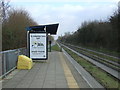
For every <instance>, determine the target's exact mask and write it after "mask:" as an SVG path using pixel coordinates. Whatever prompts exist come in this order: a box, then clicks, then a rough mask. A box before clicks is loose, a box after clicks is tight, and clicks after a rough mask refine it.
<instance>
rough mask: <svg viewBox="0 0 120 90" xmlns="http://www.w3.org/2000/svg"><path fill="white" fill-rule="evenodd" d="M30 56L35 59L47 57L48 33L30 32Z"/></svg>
mask: <svg viewBox="0 0 120 90" xmlns="http://www.w3.org/2000/svg"><path fill="white" fill-rule="evenodd" d="M29 45H30V46H29V56H30V58H32V59H33V60H41V59H47V34H46V33H35V32H34V33H29Z"/></svg>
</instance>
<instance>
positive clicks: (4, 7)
mask: <svg viewBox="0 0 120 90" xmlns="http://www.w3.org/2000/svg"><path fill="white" fill-rule="evenodd" d="M9 3H10V0H9V1H6V0H1V1H0V21H2V22H4V20H5V19H6V18H7V12H8V9H9V8H10V5H9Z"/></svg>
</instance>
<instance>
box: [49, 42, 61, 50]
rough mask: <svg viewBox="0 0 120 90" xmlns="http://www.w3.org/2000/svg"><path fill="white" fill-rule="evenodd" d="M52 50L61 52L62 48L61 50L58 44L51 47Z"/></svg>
mask: <svg viewBox="0 0 120 90" xmlns="http://www.w3.org/2000/svg"><path fill="white" fill-rule="evenodd" d="M51 50H54V51H61V48H59V46H58V45H57V44H55V45H53V46H52V47H51Z"/></svg>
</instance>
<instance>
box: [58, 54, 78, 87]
mask: <svg viewBox="0 0 120 90" xmlns="http://www.w3.org/2000/svg"><path fill="white" fill-rule="evenodd" d="M59 55H60V60H61V63H62V66H63V69H64V73H65V77H66V80H67V83H68V87H69V88H79V86H78V84H77V82H76V80H75V79H74V77H73V75H72V73H71V71H70V69H69V67H68V66H67V64H66V61H65V60H64V58H63V55H62V53H59Z"/></svg>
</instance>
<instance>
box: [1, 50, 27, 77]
mask: <svg viewBox="0 0 120 90" xmlns="http://www.w3.org/2000/svg"><path fill="white" fill-rule="evenodd" d="M21 54H22V55H27V51H26V48H19V49H14V50H8V51H3V52H0V77H1V78H3V77H5V76H6V75H7V74H8V73H9V72H11V71H12V70H14V69H15V68H16V65H17V60H18V55H21Z"/></svg>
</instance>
